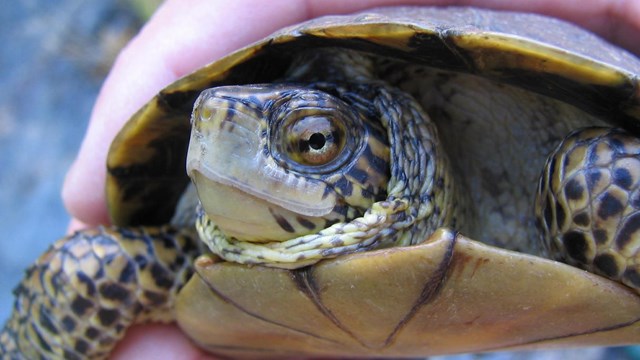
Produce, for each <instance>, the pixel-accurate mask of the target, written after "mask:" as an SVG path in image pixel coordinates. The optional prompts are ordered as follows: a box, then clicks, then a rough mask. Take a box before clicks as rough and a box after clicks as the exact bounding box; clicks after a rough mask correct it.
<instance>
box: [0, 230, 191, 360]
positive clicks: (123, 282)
mask: <svg viewBox="0 0 640 360" xmlns="http://www.w3.org/2000/svg"><path fill="white" fill-rule="evenodd" d="M200 251H201V250H200V249H198V245H197V243H196V242H195V241H194V238H193V236H192V235H191V234H190V233H189V231H187V230H176V229H174V228H172V227H169V226H164V227H161V228H151V227H148V228H136V229H116V228H98V229H93V230H86V231H82V232H78V233H76V234H74V235H71V236H68V237H65V238H62V239H60V240H59V241H57V242H56V243H54V244H53V246H52V247H51V248H50V249H49V250H48V251H47V252H45V253H44V254H43V255H42V256H41V257H40V258H39V259H38V260H37V261H36V263H35V264H34V265H33V266H32V267H31V268H29V269H28V270H27V273H26V276H25V278H24V280H23V281H22V282H21V283H20V284H19V285H18V287H17V288H16V290H15V295H16V300H15V305H14V311H13V314H12V316H11V318H10V319H9V320H8V322H7V324H6V325H5V328H4V330H3V331H2V332H1V333H0V355H2V358H3V359H23V358H29V359H51V358H56V359H62V358H64V359H81V358H91V359H94V358H104V357H106V356H107V355H108V354H109V352H110V351H111V349H112V348H113V346H114V345H115V343H116V342H117V341H118V340H119V339H120V338H121V337H122V336H123V335H124V332H125V330H126V329H127V328H128V327H129V326H130V325H131V324H134V323H137V322H143V321H145V320H154V321H172V320H173V318H174V314H173V302H174V298H175V296H176V295H177V293H178V290H179V289H180V288H181V287H182V285H183V284H184V282H185V281H186V280H188V278H189V277H190V275H191V273H192V263H193V260H194V258H195V256H197V254H198V253H200Z"/></svg>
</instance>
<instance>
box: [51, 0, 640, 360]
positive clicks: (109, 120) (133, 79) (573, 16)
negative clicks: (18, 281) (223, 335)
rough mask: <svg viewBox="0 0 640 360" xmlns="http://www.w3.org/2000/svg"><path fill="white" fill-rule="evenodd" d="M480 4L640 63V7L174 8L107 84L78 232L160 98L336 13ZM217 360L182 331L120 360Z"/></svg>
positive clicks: (625, 3)
mask: <svg viewBox="0 0 640 360" xmlns="http://www.w3.org/2000/svg"><path fill="white" fill-rule="evenodd" d="M401 4H405V5H471V6H478V7H488V8H494V9H504V10H517V11H524V12H535V13H542V14H546V15H550V16H554V17H558V18H562V19H565V20H568V21H571V22H574V23H576V24H577V25H580V26H582V27H584V28H586V29H588V30H590V31H592V32H595V33H597V34H598V35H600V36H601V37H603V38H605V39H607V40H609V41H610V42H612V43H615V44H618V45H619V46H621V47H624V48H626V49H627V50H629V51H631V52H633V53H635V54H637V55H640V41H638V36H639V34H640V1H637V0H589V1H584V0H565V1H557V0H520V1H513V0H484V1H483V0H449V1H447V0H410V1H394V0H351V1H343V0H304V1H303V0H271V1H263V0H234V1H218V0H167V1H166V2H165V3H164V4H163V5H162V6H161V7H160V8H159V9H158V11H157V12H156V13H155V15H154V16H153V17H152V18H151V20H150V21H149V22H148V23H147V24H146V26H145V27H144V28H143V29H142V31H141V32H140V33H139V34H138V35H137V36H136V37H135V38H134V39H133V40H132V41H131V42H130V43H129V44H128V45H127V46H126V47H125V49H124V50H123V51H122V52H121V54H120V55H119V56H118V59H117V60H116V63H115V64H114V66H113V68H112V69H111V72H110V74H109V76H108V77H107V79H106V81H105V83H104V85H103V87H102V89H101V91H100V95H99V96H98V99H97V101H96V104H95V106H94V109H93V113H92V115H91V122H90V124H89V128H88V130H87V134H86V136H85V139H84V142H83V143H82V147H81V149H80V152H79V154H78V157H77V159H76V161H75V163H74V164H73V166H72V168H71V170H70V171H69V173H68V174H67V178H66V181H65V184H64V188H63V191H62V195H63V199H64V202H65V205H66V207H67V209H68V210H69V212H70V213H71V215H72V217H73V220H72V222H71V225H70V231H72V230H77V229H81V228H84V227H87V226H94V225H97V224H106V223H108V216H107V209H106V206H105V198H104V191H103V189H104V182H105V171H106V168H105V165H104V164H105V159H106V154H107V152H108V148H109V144H110V143H111V141H112V139H113V138H114V136H115V135H116V133H117V132H118V131H119V130H120V128H121V127H122V125H123V124H124V123H125V122H126V121H127V119H128V118H129V117H130V116H131V115H132V114H133V113H134V112H135V111H136V110H137V109H138V108H140V107H141V106H142V105H143V104H144V103H145V102H146V101H148V100H149V99H150V98H151V97H152V96H153V95H154V94H155V93H157V92H158V91H159V90H160V89H162V88H163V87H165V86H166V85H168V84H169V83H171V82H173V81H174V80H176V79H178V78H179V77H181V76H183V75H185V74H188V73H189V72H191V71H193V70H195V69H197V68H199V67H201V66H202V65H204V64H206V63H209V62H211V61H215V60H217V59H218V58H220V57H221V56H224V55H225V54H227V53H229V52H231V51H233V50H236V49H238V48H240V47H243V46H246V45H248V44H250V43H252V42H254V41H256V40H259V39H260V38H263V37H265V36H267V35H269V34H270V33H272V32H273V31H275V30H277V29H279V28H282V27H284V26H287V25H291V24H294V23H298V22H301V21H304V20H306V19H310V18H314V17H318V16H321V15H326V14H340V13H349V12H355V11H362V10H365V9H367V8H372V7H376V6H390V5H401ZM132 358H133V359H141V358H150V359H176V358H180V359H209V358H210V357H208V356H207V355H206V354H204V353H203V352H202V351H200V350H199V349H197V348H196V347H195V346H194V345H193V344H192V343H191V342H190V341H189V340H188V339H187V338H186V337H185V336H184V335H182V333H181V332H180V331H179V330H178V329H177V328H176V327H175V326H174V325H158V324H152V325H141V326H136V327H134V328H133V329H131V330H130V331H129V332H128V333H127V336H126V338H125V340H124V341H122V342H121V343H120V344H119V345H118V347H117V349H116V351H115V353H114V354H113V359H132Z"/></svg>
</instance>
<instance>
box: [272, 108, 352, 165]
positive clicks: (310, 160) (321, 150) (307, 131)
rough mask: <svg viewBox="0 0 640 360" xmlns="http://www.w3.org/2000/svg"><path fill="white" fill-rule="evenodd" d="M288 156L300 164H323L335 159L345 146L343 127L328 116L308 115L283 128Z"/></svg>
mask: <svg viewBox="0 0 640 360" xmlns="http://www.w3.org/2000/svg"><path fill="white" fill-rule="evenodd" d="M285 132H286V134H287V135H286V136H287V141H288V142H289V144H288V146H287V147H286V149H287V151H288V152H289V154H288V155H289V158H291V159H292V160H293V161H296V162H297V163H299V164H302V165H310V166H317V165H324V164H327V163H329V162H331V161H332V160H334V159H336V157H338V155H339V154H340V152H342V150H343V149H344V146H345V129H344V126H342V124H340V123H338V122H337V121H335V120H334V119H331V118H328V117H317V116H309V117H305V118H302V119H300V120H298V121H296V122H295V123H293V124H290V125H289V126H288V128H287V129H285Z"/></svg>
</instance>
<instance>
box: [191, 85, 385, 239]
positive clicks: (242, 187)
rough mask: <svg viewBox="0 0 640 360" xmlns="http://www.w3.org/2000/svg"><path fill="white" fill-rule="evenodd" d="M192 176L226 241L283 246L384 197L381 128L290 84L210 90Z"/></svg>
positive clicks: (196, 121)
mask: <svg viewBox="0 0 640 360" xmlns="http://www.w3.org/2000/svg"><path fill="white" fill-rule="evenodd" d="M187 172H188V174H189V176H190V177H191V179H192V181H193V182H194V184H195V186H196V189H197V192H198V197H199V199H200V201H201V204H202V208H203V210H204V212H205V213H206V215H207V216H208V218H209V219H210V220H211V221H212V222H213V223H214V224H215V225H216V226H217V227H218V228H219V229H220V230H221V231H222V233H223V234H224V235H225V236H226V237H231V238H235V239H238V240H240V241H248V242H273V241H276V242H278V241H285V240H289V239H292V238H296V237H298V236H301V235H305V234H310V233H314V232H318V231H319V230H321V229H324V228H326V227H328V226H329V225H331V224H333V223H336V222H345V221H348V220H350V219H353V218H355V217H358V216H360V215H362V214H363V213H364V211H365V210H366V209H367V208H368V207H370V206H371V204H372V203H374V202H375V201H376V200H379V199H381V198H384V197H385V196H386V186H387V182H388V178H389V148H388V145H387V144H386V140H385V136H384V135H383V134H382V130H381V129H380V127H379V125H378V124H375V123H373V122H371V121H369V120H368V119H366V118H365V115H363V114H362V113H361V112H359V111H357V110H356V108H354V107H353V106H350V104H347V103H345V101H343V100H341V99H339V98H338V97H336V96H334V95H331V94H328V93H326V92H323V91H319V90H314V89H309V88H304V87H299V86H293V85H251V86H227V87H219V88H214V89H209V90H205V91H204V92H203V93H202V94H201V95H200V97H199V98H198V100H197V101H196V103H195V107H194V112H193V115H192V132H191V140H190V144H189V152H188V156H187Z"/></svg>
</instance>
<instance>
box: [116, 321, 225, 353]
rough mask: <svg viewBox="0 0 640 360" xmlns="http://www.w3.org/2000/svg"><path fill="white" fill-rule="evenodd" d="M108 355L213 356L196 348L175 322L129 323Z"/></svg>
mask: <svg viewBox="0 0 640 360" xmlns="http://www.w3.org/2000/svg"><path fill="white" fill-rule="evenodd" d="M110 359H112V360H120V359H122V360H127V359H154V360H165V359H166V360H173V359H184V360H215V358H214V357H211V356H208V355H206V354H205V353H204V352H203V351H202V350H200V349H198V348H197V347H196V346H195V345H194V344H193V343H192V342H191V340H189V339H187V337H186V336H185V335H184V334H183V333H182V332H181V331H180V329H178V327H177V326H175V325H166V324H148V325H138V326H134V327H132V328H131V329H129V330H128V331H127V335H126V338H125V339H124V340H123V341H121V342H120V343H119V344H118V346H117V347H116V349H115V350H114V351H113V354H111V356H110Z"/></svg>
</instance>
